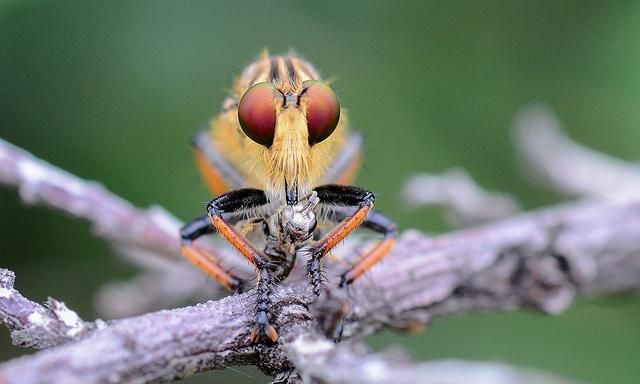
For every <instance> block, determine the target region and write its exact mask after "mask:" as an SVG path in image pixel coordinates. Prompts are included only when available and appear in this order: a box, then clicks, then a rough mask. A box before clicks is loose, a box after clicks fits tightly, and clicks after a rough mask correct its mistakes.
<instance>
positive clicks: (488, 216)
mask: <svg viewBox="0 0 640 384" xmlns="http://www.w3.org/2000/svg"><path fill="white" fill-rule="evenodd" d="M403 195H404V198H405V199H404V200H405V201H406V202H407V204H408V205H410V206H414V207H415V206H421V205H435V206H440V207H442V208H443V209H444V212H445V216H446V218H447V220H448V221H449V222H450V223H451V224H452V225H453V226H455V227H469V226H472V225H476V224H480V223H484V222H487V221H493V220H497V219H502V218H505V217H509V216H512V215H513V214H515V213H516V212H518V211H519V207H518V203H517V202H516V201H515V200H514V199H512V198H511V197H509V196H508V195H505V194H503V193H498V192H489V191H486V190H484V189H483V188H482V187H481V186H479V185H478V184H477V183H476V182H475V181H474V180H473V178H472V177H471V176H469V174H468V173H467V172H466V171H464V170H463V169H459V168H454V169H450V170H448V171H447V172H445V173H443V174H440V175H432V174H428V173H421V174H419V175H416V176H413V177H412V178H411V180H409V182H407V184H406V186H405V188H404V192H403Z"/></svg>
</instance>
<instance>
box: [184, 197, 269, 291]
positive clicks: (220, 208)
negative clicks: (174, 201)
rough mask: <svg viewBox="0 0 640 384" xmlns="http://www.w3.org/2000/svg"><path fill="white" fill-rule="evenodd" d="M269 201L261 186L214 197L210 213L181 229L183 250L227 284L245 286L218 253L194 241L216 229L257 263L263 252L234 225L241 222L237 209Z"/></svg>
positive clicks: (199, 265)
mask: <svg viewBox="0 0 640 384" xmlns="http://www.w3.org/2000/svg"><path fill="white" fill-rule="evenodd" d="M266 202H267V199H266V196H265V195H264V192H262V191H260V190H257V189H240V190H237V191H232V192H228V193H225V194H223V195H220V196H218V197H216V198H214V199H213V200H211V202H209V204H208V206H207V211H208V212H209V214H208V215H206V216H201V217H199V218H197V219H195V220H193V221H192V222H191V223H189V224H187V225H185V226H184V227H183V228H182V230H181V232H180V233H181V239H182V254H183V255H184V256H185V257H186V258H187V259H188V260H189V261H191V262H192V263H194V264H195V265H197V266H198V267H200V268H201V269H202V270H204V271H205V272H207V273H208V274H209V275H211V276H213V277H215V278H216V279H217V280H218V281H220V283H221V284H222V285H224V286H225V287H227V288H229V289H231V290H238V289H239V288H241V285H242V281H241V280H240V279H239V278H237V277H236V276H233V275H232V274H231V273H230V272H228V271H226V270H225V269H224V268H223V267H222V266H221V265H220V262H219V261H218V260H217V257H215V255H212V254H210V253H209V252H206V251H204V250H200V249H196V248H195V247H194V246H193V245H192V242H193V241H194V240H195V239H197V238H199V237H200V236H203V235H206V234H210V233H213V232H216V231H217V232H220V234H221V235H222V236H224V237H225V238H226V239H227V240H229V242H230V243H231V244H232V245H233V246H235V247H236V248H238V250H240V252H241V253H242V254H243V255H244V256H245V257H246V258H247V259H248V260H249V261H250V262H251V263H252V264H253V265H254V266H257V260H258V258H259V257H260V253H259V252H258V251H257V250H256V249H255V247H254V246H253V245H252V244H251V243H249V241H248V240H247V239H246V238H245V237H244V236H242V235H240V234H239V233H237V232H236V231H235V230H234V229H233V227H232V226H231V225H233V224H234V223H235V222H237V221H238V219H239V217H240V216H235V217H234V216H233V213H236V212H239V211H240V212H241V211H243V210H246V209H250V208H255V207H258V206H261V205H264V204H266ZM223 215H224V216H223ZM216 223H217V224H216Z"/></svg>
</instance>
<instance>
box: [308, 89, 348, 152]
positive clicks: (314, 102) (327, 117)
mask: <svg viewBox="0 0 640 384" xmlns="http://www.w3.org/2000/svg"><path fill="white" fill-rule="evenodd" d="M303 86H304V87H306V89H305V91H304V96H303V97H305V98H306V99H307V103H308V104H307V129H308V130H309V144H311V145H313V144H317V143H319V142H321V141H323V140H325V139H326V138H327V137H329V136H331V133H333V131H334V130H335V129H336V126H337V125H338V120H339V119H340V102H339V101H338V97H337V96H336V94H335V93H333V91H332V90H331V88H330V87H329V86H328V85H327V84H325V83H324V82H322V81H318V80H307V81H305V82H304V83H303Z"/></svg>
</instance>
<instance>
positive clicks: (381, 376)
mask: <svg viewBox="0 0 640 384" xmlns="http://www.w3.org/2000/svg"><path fill="white" fill-rule="evenodd" d="M290 349H291V350H292V355H293V356H294V358H295V360H294V361H295V363H296V367H298V369H299V370H300V371H301V372H302V375H303V380H304V381H305V382H314V381H315V382H318V381H319V382H322V383H354V382H356V381H355V380H354V378H360V380H361V382H363V383H371V384H374V383H381V384H382V383H394V384H405V383H406V384H418V383H425V384H427V383H429V384H441V383H446V384H468V383H474V384H552V383H555V384H568V383H569V381H567V380H564V379H561V378H559V377H555V376H552V375H549V374H546V373H542V372H538V371H534V370H527V369H522V368H515V367H513V366H509V365H506V364H500V363H478V362H468V361H459V360H443V361H432V362H428V363H421V364H415V363H413V362H411V360H410V359H409V358H407V357H406V356H405V355H404V354H403V353H400V352H398V351H392V352H386V353H377V354H370V353H369V351H368V350H367V349H366V348H365V349H364V350H360V349H361V348H358V346H354V345H351V344H347V345H343V344H342V345H336V344H334V343H331V342H330V341H327V340H322V339H318V338H316V339H313V338H311V337H304V336H302V337H299V338H297V339H296V340H295V341H294V342H293V343H291V344H290ZM327 367H330V368H329V369H328V368H327Z"/></svg>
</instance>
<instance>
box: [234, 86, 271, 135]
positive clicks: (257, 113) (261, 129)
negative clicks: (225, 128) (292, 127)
mask: <svg viewBox="0 0 640 384" xmlns="http://www.w3.org/2000/svg"><path fill="white" fill-rule="evenodd" d="M275 93H276V90H275V88H274V86H273V84H271V83H269V82H264V83H258V84H255V85H254V86H252V87H251V88H249V89H248V90H247V92H245V93H244V95H243V96H242V99H240V104H239V105H238V121H239V122H240V127H241V128H242V131H243V132H244V133H245V134H246V135H247V136H249V138H250V139H251V140H253V141H255V142H256V143H258V144H262V145H264V146H265V147H270V146H271V144H272V143H273V136H274V134H275V131H276V109H275V105H274V95H275Z"/></svg>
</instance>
